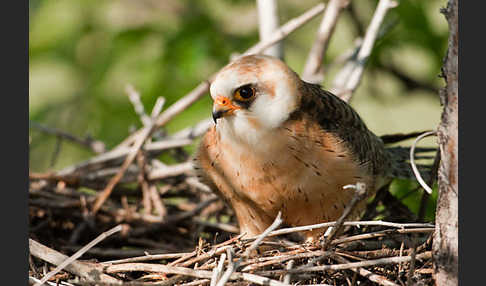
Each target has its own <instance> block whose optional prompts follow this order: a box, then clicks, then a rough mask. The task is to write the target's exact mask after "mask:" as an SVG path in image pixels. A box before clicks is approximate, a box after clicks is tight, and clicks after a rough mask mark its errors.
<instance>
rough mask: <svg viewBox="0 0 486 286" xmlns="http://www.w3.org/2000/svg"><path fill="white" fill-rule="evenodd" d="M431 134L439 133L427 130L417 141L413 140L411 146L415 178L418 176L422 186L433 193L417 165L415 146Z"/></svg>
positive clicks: (411, 161) (411, 159) (411, 160)
mask: <svg viewBox="0 0 486 286" xmlns="http://www.w3.org/2000/svg"><path fill="white" fill-rule="evenodd" d="M431 135H437V131H429V132H425V133H423V134H422V135H420V136H418V137H417V138H416V139H415V141H413V144H412V147H411V148H410V165H411V166H412V170H413V174H414V175H415V178H417V181H418V182H419V184H420V186H422V188H424V190H425V191H427V193H429V194H432V189H431V188H430V187H429V186H428V185H427V183H426V182H425V181H424V179H422V175H420V172H419V170H418V169H417V165H415V147H416V146H417V143H418V142H419V141H420V140H422V138H425V137H427V136H431Z"/></svg>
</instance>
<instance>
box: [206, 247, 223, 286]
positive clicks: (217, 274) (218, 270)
mask: <svg viewBox="0 0 486 286" xmlns="http://www.w3.org/2000/svg"><path fill="white" fill-rule="evenodd" d="M225 259H226V253H223V254H221V257H220V258H219V262H218V266H217V267H215V268H214V269H213V276H212V277H211V284H210V285H211V286H216V283H217V282H218V280H219V279H220V278H221V272H222V271H223V266H224V261H225Z"/></svg>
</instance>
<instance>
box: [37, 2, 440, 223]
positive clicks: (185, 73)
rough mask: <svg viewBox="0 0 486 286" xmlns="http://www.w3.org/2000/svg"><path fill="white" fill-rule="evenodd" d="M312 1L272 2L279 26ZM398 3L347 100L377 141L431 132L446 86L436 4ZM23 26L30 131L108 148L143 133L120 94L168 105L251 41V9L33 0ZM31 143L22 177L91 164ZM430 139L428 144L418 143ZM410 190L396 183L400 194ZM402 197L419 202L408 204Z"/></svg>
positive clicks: (336, 45) (298, 63) (174, 125)
mask: <svg viewBox="0 0 486 286" xmlns="http://www.w3.org/2000/svg"><path fill="white" fill-rule="evenodd" d="M319 2H321V1H318V0H301V1H292V0H280V1H278V5H279V7H278V8H279V9H278V11H279V16H280V23H281V24H283V23H285V22H287V21H288V20H290V19H291V18H293V17H296V16H298V15H300V14H301V13H303V12H304V11H306V10H307V9H310V8H311V7H313V6H314V5H316V4H317V3H319ZM377 2H378V1H376V0H359V1H357V0H354V1H351V4H350V6H349V7H348V8H347V9H346V11H345V12H344V13H343V14H342V15H341V17H340V19H339V22H338V25H337V27H336V30H335V32H334V35H333V37H332V39H331V42H330V46H329V49H328V52H327V54H326V57H325V64H324V67H325V68H327V69H328V71H327V73H326V78H325V80H324V82H323V83H322V85H323V87H324V88H326V87H330V83H331V82H332V79H333V76H334V75H335V74H336V72H337V71H338V70H339V68H340V66H336V65H332V64H331V63H333V61H334V60H335V59H336V58H337V57H338V56H339V55H341V54H342V53H343V52H344V51H346V50H348V49H349V48H351V47H353V42H354V40H355V39H356V38H357V37H359V36H363V35H364V33H365V31H366V27H367V26H368V23H369V21H370V20H371V17H372V14H373V11H374V9H375V7H376V4H377ZM398 2H399V6H398V7H396V8H394V9H392V10H391V11H390V12H389V13H388V15H387V17H386V19H385V22H384V25H383V29H382V31H381V33H380V38H379V39H378V40H377V42H376V43H375V47H374V49H373V53H372V55H371V57H370V59H369V62H368V64H367V67H366V70H365V73H364V77H363V80H362V82H361V84H360V86H359V87H358V89H357V90H356V93H355V96H354V98H353V100H352V102H351V105H352V106H353V107H354V108H355V109H356V110H357V111H358V112H359V113H360V115H361V116H362V118H363V119H364V120H365V122H366V123H367V125H368V127H369V128H370V129H371V130H373V131H374V132H375V133H376V134H377V135H383V134H387V133H405V132H411V131H422V130H428V129H435V128H436V127H437V125H438V123H439V121H440V115H441V110H442V107H441V106H440V103H439V98H438V93H437V92H438V89H439V88H440V87H442V86H443V85H444V82H443V80H442V79H441V78H439V74H440V67H441V65H442V60H443V57H444V55H445V52H446V48H447V35H448V26H447V22H446V20H445V18H444V17H443V15H442V14H440V12H439V10H440V8H442V7H445V5H446V1H445V0H428V1H422V0H401V1H398ZM321 18H322V16H318V17H316V18H314V19H313V20H312V21H311V22H309V23H307V24H306V25H305V26H303V27H302V28H300V29H298V30H297V31H295V32H294V33H293V34H291V35H290V36H289V37H288V38H286V39H285V41H284V55H285V61H286V62H287V63H288V64H289V65H290V67H291V68H293V69H294V70H295V71H296V72H297V73H299V74H300V73H301V71H302V69H303V67H304V63H305V60H306V58H307V54H308V52H309V49H310V46H311V45H312V43H313V40H314V37H315V33H316V31H317V28H318V26H319V23H320V21H321ZM29 19H30V23H29V59H30V61H29V119H30V121H31V125H32V123H40V124H43V125H45V126H48V127H51V128H56V129H59V130H62V131H65V132H67V133H70V134H73V135H76V136H78V137H81V138H85V137H88V136H89V137H91V138H94V139H97V140H100V141H102V142H104V143H105V144H106V147H107V149H109V148H111V147H113V146H115V145H117V144H118V143H120V142H121V141H122V140H123V139H124V138H126V137H127V136H128V135H129V134H130V131H131V130H136V129H138V128H139V127H140V126H141V122H140V120H139V118H138V116H137V115H136V114H135V112H134V110H133V107H132V105H131V103H130V101H129V99H128V97H127V95H126V94H125V92H124V90H125V87H126V85H127V84H132V85H133V86H134V87H135V89H136V90H137V91H139V92H140V94H141V99H142V101H143V103H144V105H145V109H146V110H147V111H148V112H150V110H151V109H152V107H153V105H154V103H155V101H156V99H157V97H159V96H163V97H165V98H166V105H165V106H166V107H167V106H169V105H170V104H172V103H173V102H175V101H176V100H177V99H179V98H181V97H182V96H184V95H185V94H186V93H187V92H189V91H190V90H192V89H193V88H194V87H195V86H196V85H197V84H199V83H200V82H201V81H203V80H205V79H207V78H208V76H209V75H211V74H212V73H214V72H216V71H218V70H219V69H220V68H221V67H222V66H224V65H225V64H226V63H227V62H228V60H229V58H230V55H231V54H232V53H235V52H243V51H245V50H246V49H247V48H249V47H250V46H252V45H253V44H255V43H256V42H257V41H258V18H257V11H256V4H255V1H254V0H251V1H250V0H226V1H225V0H200V1H189V0H137V1H132V0H113V1H109V0H96V1H94V0H83V1H58V0H31V1H29ZM210 110H211V100H210V97H209V96H205V97H203V99H201V100H199V101H198V102H197V103H196V104H194V105H193V106H192V107H191V108H189V109H188V110H186V111H185V112H184V113H182V114H181V115H179V116H177V117H176V118H175V119H173V120H172V121H171V122H170V123H169V124H168V125H167V126H166V130H167V132H169V133H173V132H174V131H177V130H180V129H182V128H184V127H187V126H190V125H193V124H195V123H196V122H198V121H199V120H201V119H204V118H207V117H209V116H210ZM29 134H30V154H29V155H30V171H35V172H45V171H48V170H57V169H60V168H62V167H66V166H68V165H71V164H73V163H76V162H79V161H81V160H83V159H87V158H90V157H91V156H93V153H92V152H91V151H89V150H88V149H86V148H83V147H81V146H78V145H76V144H72V143H70V142H68V141H62V142H61V143H59V141H57V139H56V138H55V137H53V136H50V135H47V134H45V133H42V132H39V131H38V130H37V129H36V128H32V126H31V128H30V130H29ZM434 142H435V138H430V139H427V141H425V143H423V144H421V145H424V146H425V145H431V146H434V144H435V143H434ZM59 144H60V145H59ZM193 148H194V146H189V147H187V149H188V150H189V151H192V150H193ZM54 154H57V155H55V156H54ZM162 160H164V158H162ZM414 184H415V183H414V182H398V183H397V185H398V186H403V185H406V186H407V188H409V189H413V188H414V186H415V185H414ZM398 189H400V188H398ZM396 192H399V191H396ZM418 195H419V194H417V196H418ZM410 199H411V200H415V201H417V198H415V199H414V198H413V195H412V196H410ZM413 207H414V206H412V208H413ZM429 215H433V209H432V212H429Z"/></svg>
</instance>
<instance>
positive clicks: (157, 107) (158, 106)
mask: <svg viewBox="0 0 486 286" xmlns="http://www.w3.org/2000/svg"><path fill="white" fill-rule="evenodd" d="M164 104H165V97H163V96H159V97H157V100H156V101H155V104H154V107H153V108H152V113H151V114H150V117H151V119H152V120H154V119H155V118H157V116H158V115H159V114H160V113H161V112H162V108H163V107H164Z"/></svg>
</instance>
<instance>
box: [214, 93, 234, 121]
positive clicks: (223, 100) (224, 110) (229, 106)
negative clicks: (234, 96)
mask: <svg viewBox="0 0 486 286" xmlns="http://www.w3.org/2000/svg"><path fill="white" fill-rule="evenodd" d="M237 109H240V107H238V106H236V105H234V104H233V102H232V101H231V100H230V99H229V98H227V97H225V96H218V97H216V99H215V100H214V104H213V120H214V123H215V124H216V119H218V118H221V117H223V116H227V115H231V114H233V112H234V111H235V110H237Z"/></svg>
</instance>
